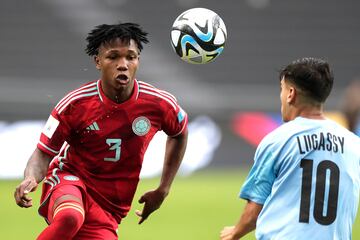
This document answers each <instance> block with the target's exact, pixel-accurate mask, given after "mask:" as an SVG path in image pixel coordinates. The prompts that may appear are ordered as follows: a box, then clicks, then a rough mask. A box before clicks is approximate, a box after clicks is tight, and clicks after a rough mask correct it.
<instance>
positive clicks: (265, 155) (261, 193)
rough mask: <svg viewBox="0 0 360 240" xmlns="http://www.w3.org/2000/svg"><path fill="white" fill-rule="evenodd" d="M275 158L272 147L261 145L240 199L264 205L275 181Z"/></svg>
mask: <svg viewBox="0 0 360 240" xmlns="http://www.w3.org/2000/svg"><path fill="white" fill-rule="evenodd" d="M275 160H276V159H275V157H274V156H273V154H272V149H271V145H268V144H266V143H260V145H259V147H258V148H257V150H256V152H255V161H254V165H253V166H252V168H251V170H250V173H249V175H248V177H247V179H246V181H245V183H244V185H243V186H242V189H241V192H240V197H241V198H243V199H246V200H250V201H252V202H256V203H258V204H264V203H265V201H266V199H267V197H268V196H269V195H270V193H271V189H272V186H273V184H274V181H275V177H276V173H275Z"/></svg>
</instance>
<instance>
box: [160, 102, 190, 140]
mask: <svg viewBox="0 0 360 240" xmlns="http://www.w3.org/2000/svg"><path fill="white" fill-rule="evenodd" d="M187 123H188V116H187V113H186V112H185V111H184V110H183V109H182V108H181V107H180V106H179V105H176V108H170V109H169V110H168V111H167V113H166V116H165V118H164V119H163V124H162V130H164V132H165V133H166V134H167V135H168V136H171V137H175V136H177V135H179V134H181V133H182V132H183V131H184V129H186V127H187Z"/></svg>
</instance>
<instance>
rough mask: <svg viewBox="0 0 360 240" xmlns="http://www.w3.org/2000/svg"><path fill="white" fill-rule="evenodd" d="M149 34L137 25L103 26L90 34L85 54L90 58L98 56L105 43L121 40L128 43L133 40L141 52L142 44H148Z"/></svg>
mask: <svg viewBox="0 0 360 240" xmlns="http://www.w3.org/2000/svg"><path fill="white" fill-rule="evenodd" d="M147 34H148V33H147V32H145V31H143V30H142V29H141V28H140V25H139V24H136V23H121V22H119V23H118V24H112V25H108V24H102V25H98V26H96V27H95V28H94V29H93V30H91V31H90V32H89V33H88V36H87V37H86V41H87V42H88V44H87V46H86V49H85V52H86V53H87V54H88V55H89V56H96V55H97V54H98V53H99V47H100V46H101V45H102V44H104V43H109V42H111V41H112V40H114V39H120V40H122V41H125V42H127V43H129V42H130V40H131V39H133V40H134V41H135V42H136V44H137V46H138V49H139V51H141V50H142V49H143V46H142V43H148V42H149V40H148V39H147V37H146V36H147Z"/></svg>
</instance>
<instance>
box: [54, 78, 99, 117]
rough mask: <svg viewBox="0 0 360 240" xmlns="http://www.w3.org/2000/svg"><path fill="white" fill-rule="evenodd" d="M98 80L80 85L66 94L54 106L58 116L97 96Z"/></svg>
mask: <svg viewBox="0 0 360 240" xmlns="http://www.w3.org/2000/svg"><path fill="white" fill-rule="evenodd" d="M98 88H99V80H97V81H92V82H88V83H85V84H83V85H81V86H80V87H78V88H76V89H74V90H72V91H70V92H68V93H67V94H66V95H65V96H64V97H63V98H62V99H61V100H60V101H59V102H58V103H57V104H56V106H55V108H54V109H55V110H56V112H57V113H58V114H61V113H62V112H64V111H66V110H67V109H68V108H69V106H74V105H78V104H79V103H86V102H87V101H88V100H89V99H91V98H92V97H94V96H95V97H97V96H99V89H98Z"/></svg>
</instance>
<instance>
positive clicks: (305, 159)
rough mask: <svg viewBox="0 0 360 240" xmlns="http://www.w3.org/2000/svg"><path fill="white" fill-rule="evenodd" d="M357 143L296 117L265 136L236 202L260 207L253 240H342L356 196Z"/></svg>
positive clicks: (339, 130)
mask: <svg viewBox="0 0 360 240" xmlns="http://www.w3.org/2000/svg"><path fill="white" fill-rule="evenodd" d="M359 164H360V138H359V137H358V136H356V135H355V134H353V133H351V132H350V131H348V130H347V129H345V128H343V127H341V126H340V125H338V124H337V123H335V122H333V121H331V120H312V119H307V118H302V117H298V118H296V119H294V120H293V121H290V122H288V123H285V124H283V125H282V126H281V127H279V128H278V129H276V130H275V131H273V132H271V133H270V134H269V135H267V136H266V137H265V138H264V139H263V140H262V142H261V143H260V145H259V146H258V148H257V150H256V153H255V162H254V166H253V167H252V169H251V171H250V173H249V176H248V178H247V180H246V182H245V183H244V185H243V187H242V190H241V193H240V197H241V198H243V199H248V200H251V201H253V202H256V203H259V204H262V205H263V209H262V211H261V213H260V215H259V218H258V220H257V224H256V238H257V239H259V240H265V239H266V240H267V239H271V240H275V239H281V240H283V239H285V240H289V239H291V240H297V239H299V240H304V239H305V240H313V239H314V240H337V239H338V240H340V239H341V240H348V239H351V234H352V225H353V222H354V220H355V217H356V213H357V208H358V202H359V190H360V167H359V166H360V165H359Z"/></svg>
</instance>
